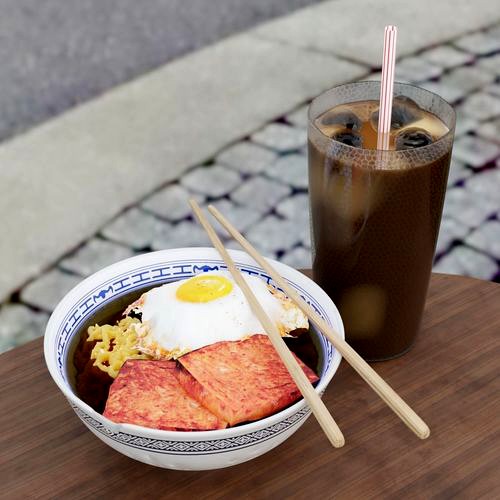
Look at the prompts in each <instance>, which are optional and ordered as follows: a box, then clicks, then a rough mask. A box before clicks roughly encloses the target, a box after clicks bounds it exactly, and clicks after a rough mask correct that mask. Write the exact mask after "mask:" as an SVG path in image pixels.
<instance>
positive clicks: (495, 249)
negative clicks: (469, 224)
mask: <svg viewBox="0 0 500 500" xmlns="http://www.w3.org/2000/svg"><path fill="white" fill-rule="evenodd" d="M465 243H467V245H469V246H471V247H474V248H477V249H478V250H482V251H483V252H484V253H486V254H488V255H491V256H492V257H495V258H496V259H497V260H500V222H498V221H496V220H491V221H487V222H486V223H484V224H483V225H481V226H479V227H478V228H477V229H476V230H475V231H473V232H472V233H471V234H470V235H469V236H468V237H467V238H466V240H465Z"/></svg>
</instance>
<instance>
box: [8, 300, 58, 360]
mask: <svg viewBox="0 0 500 500" xmlns="http://www.w3.org/2000/svg"><path fill="white" fill-rule="evenodd" d="M48 319H49V315H48V314H46V313H44V312H36V311H33V310H31V309H29V308H28V307H26V306H24V305H21V304H6V305H4V306H2V307H1V308H0V352H4V351H7V350H8V349H11V348H13V347H16V346H18V345H21V344H24V343H25V342H28V341H29V340H32V339H35V338H37V337H40V336H42V335H43V334H44V332H45V326H46V325H47V321H48Z"/></svg>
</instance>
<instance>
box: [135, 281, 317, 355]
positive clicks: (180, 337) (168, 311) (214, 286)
mask: <svg viewBox="0 0 500 500" xmlns="http://www.w3.org/2000/svg"><path fill="white" fill-rule="evenodd" d="M244 278H245V280H246V282H247V283H248V285H249V286H250V288H251V290H252V291H253V293H254V294H255V296H256V297H257V300H258V301H259V303H260V304H261V305H262V307H263V309H264V311H265V312H266V313H267V314H268V316H269V317H270V318H271V320H272V321H273V322H274V324H275V325H276V327H277V328H278V330H279V332H280V334H281V335H282V336H286V335H288V334H289V333H290V332H291V331H293V330H297V329H307V328H308V327H309V324H308V320H307V318H306V316H305V315H304V313H303V312H302V311H301V310H300V309H299V308H298V307H297V306H296V305H295V304H293V303H292V301H291V300H290V299H289V298H288V297H286V296H285V295H284V294H283V293H281V292H279V291H278V290H275V289H274V288H272V287H270V286H268V285H267V284H266V283H265V282H264V281H262V280H261V279H259V278H257V277H256V276H246V275H245V276H244ZM131 311H133V312H135V313H140V314H141V324H137V325H136V330H137V348H138V349H139V350H140V351H141V352H143V353H145V354H149V355H150V356H153V357H154V358H156V359H172V358H173V359H175V358H178V357H180V356H182V355H183V354H186V353H188V352H191V351H194V350H195V349H199V348H200V347H204V346H207V345H210V344H213V343H215V342H220V341H223V340H242V339H245V338H248V337H250V336H251V335H254V334H258V333H260V334H262V333H265V331H264V328H263V326H262V325H261V323H260V321H259V320H258V319H257V318H256V317H255V315H254V314H253V312H252V310H251V309H250V306H249V305H248V303H247V300H246V298H245V296H244V295H243V292H242V291H241V289H240V288H239V287H238V285H237V284H236V283H235V282H234V280H233V279H232V277H231V275H230V274H229V273H228V272H223V271H219V272H209V273H202V274H198V275H196V276H194V277H192V278H189V279H185V280H180V281H176V282H173V283H167V284H165V285H162V286H159V287H157V288H153V289H151V290H149V291H148V292H146V293H144V294H143V295H142V296H141V298H140V299H139V300H138V301H136V302H134V303H133V304H131V305H130V306H129V307H128V308H127V310H126V311H125V314H129V313H130V312H131Z"/></svg>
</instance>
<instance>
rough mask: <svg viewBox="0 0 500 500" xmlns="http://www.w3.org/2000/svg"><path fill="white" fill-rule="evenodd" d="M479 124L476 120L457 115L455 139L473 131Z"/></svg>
mask: <svg viewBox="0 0 500 500" xmlns="http://www.w3.org/2000/svg"><path fill="white" fill-rule="evenodd" d="M478 125H479V123H478V121H477V120H475V119H473V118H471V117H468V116H464V115H462V114H461V113H458V114H457V123H456V125H455V137H460V136H461V135H465V134H467V133H468V132H472V131H475V130H476V129H477V127H478Z"/></svg>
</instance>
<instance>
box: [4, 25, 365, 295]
mask: <svg viewBox="0 0 500 500" xmlns="http://www.w3.org/2000/svg"><path fill="white" fill-rule="evenodd" d="M214 68H216V71H215V70H214ZM365 71H366V69H365V68H363V67H362V66H360V65H357V64H352V63H349V62H347V61H342V60H340V59H337V58H335V57H332V56H330V55H325V54H320V53H312V52H310V51H306V50H302V49H298V48H296V47H292V46H285V45H282V44H279V43H276V42H274V41H269V40H258V39H256V37H255V36H253V35H250V34H248V33H247V34H241V35H236V36H233V37H230V38H227V39H225V40H222V41H221V42H218V43H216V44H214V45H210V46H209V47H206V48H204V49H202V50H200V51H198V52H196V53H193V54H189V55H188V56H186V57H183V58H181V59H177V60H175V61H173V62H172V63H170V64H168V65H166V66H165V67H162V68H160V69H158V70H156V71H153V72H150V73H148V74H146V75H144V76H143V77H141V78H138V79H136V80H134V81H132V82H130V83H128V84H126V85H122V86H120V87H118V88H116V89H113V90H112V91H109V92H107V93H105V94H104V95H102V96H101V97H99V98H98V99H95V100H94V101H92V102H89V103H87V104H85V105H83V106H79V107H77V108H75V109H74V110H71V111H69V112H67V113H65V114H64V115H62V116H60V117H58V118H57V119H54V120H51V121H50V122H47V123H45V124H44V125H42V126H40V127H37V128H36V129H33V130H31V131H29V132H28V133H26V134H25V135H23V136H20V137H17V138H15V139H14V140H12V141H9V142H7V143H4V144H2V145H1V146H0V165H2V168H0V185H1V186H6V185H7V186H9V189H8V190H6V191H5V192H4V193H3V195H2V196H1V197H0V213H2V221H3V223H2V230H3V231H4V232H5V233H8V234H9V244H8V245H5V244H2V243H0V261H2V262H8V265H7V266H6V270H5V271H3V272H2V273H0V300H1V299H2V298H4V297H7V296H8V295H9V294H10V293H11V292H13V291H15V290H16V289H18V288H19V286H20V285H21V284H22V283H24V282H26V281H28V280H29V279H30V278H32V277H34V276H36V275H37V274H38V273H40V272H41V271H42V270H43V269H45V268H47V267H48V266H49V265H50V264H51V263H52V262H55V261H56V260H57V259H58V258H59V257H60V256H62V255H64V254H65V253H67V252H68V251H70V250H71V249H72V248H75V247H76V246H78V245H80V244H81V243H82V242H84V241H85V240H86V239H88V238H89V237H91V236H92V235H94V234H95V233H96V232H97V231H98V230H99V229H100V228H101V227H102V226H103V225H104V224H106V223H107V222H109V221H110V220H111V219H112V218H113V217H115V216H116V215H118V214H119V213H120V212H122V211H123V210H124V209H126V208H128V207H130V206H133V205H134V204H135V203H137V202H138V201H140V200H142V199H143V198H144V197H145V196H147V195H149V194H150V193H151V192H153V191H155V190H156V189H157V188H158V187H159V186H163V185H165V184H166V183H168V182H169V181H172V180H174V179H177V178H178V177H179V176H180V175H181V174H182V173H183V172H185V171H186V170H187V169H188V168H191V167H192V166H193V165H198V164H201V163H203V162H205V161H207V159H210V158H212V157H213V156H214V155H215V154H217V152H219V151H220V150H221V149H222V148H224V147H225V146H226V145H228V144H230V143H231V142H234V141H235V140H237V139H239V138H241V137H245V136H246V135H248V134H250V133H252V132H253V131H255V130H257V129H258V128H259V127H261V126H262V124H263V123H268V122H269V121H270V120H273V119H275V118H277V117H280V116H283V114H285V113H287V112H289V110H290V109H293V108H294V107H296V106H298V105H300V104H301V103H304V102H306V101H308V100H309V99H311V98H312V97H314V96H315V95H317V94H319V93H320V92H322V91H323V90H325V89H326V88H328V87H330V86H332V85H335V84H337V83H341V82H345V81H349V80H353V79H355V78H357V77H359V76H361V75H362V74H363V73H364V72H365ZM228 89H230V91H228ZM35 95H36V94H35ZM200 96H203V98H200ZM250 96H251V98H250ZM188 138H189V140H187V139H188ZM20 172H22V175H20V174H19V173H20ZM26 193H29V194H30V195H29V196H26ZM20 199H22V200H23V204H22V206H20V205H19V200H20ZM54 221H57V224H54ZM27 234H29V235H30V237H29V238H26V235H27ZM12 248H15V249H16V251H15V252H12V250H11V249H12Z"/></svg>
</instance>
